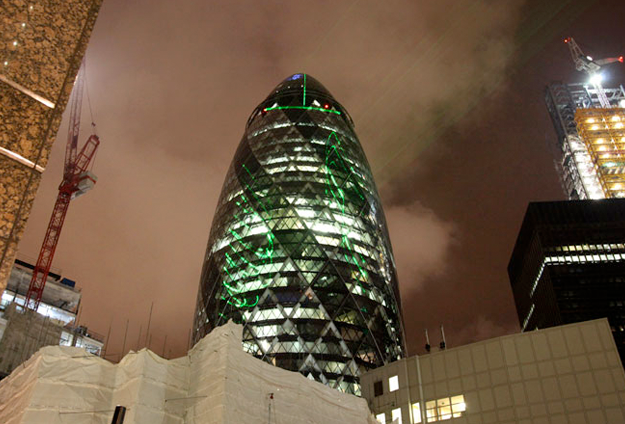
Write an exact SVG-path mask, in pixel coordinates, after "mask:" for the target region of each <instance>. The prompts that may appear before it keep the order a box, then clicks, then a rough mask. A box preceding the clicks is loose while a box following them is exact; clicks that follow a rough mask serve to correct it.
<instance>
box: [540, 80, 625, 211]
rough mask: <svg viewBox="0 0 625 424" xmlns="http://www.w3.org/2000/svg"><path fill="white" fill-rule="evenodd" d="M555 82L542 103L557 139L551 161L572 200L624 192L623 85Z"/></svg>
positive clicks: (624, 120) (624, 106)
mask: <svg viewBox="0 0 625 424" xmlns="http://www.w3.org/2000/svg"><path fill="white" fill-rule="evenodd" d="M603 92H604V94H605V95H606V98H607V99H608V102H609V104H610V106H611V107H610V108H606V107H602V105H601V103H600V101H599V96H598V90H597V89H596V88H594V87H591V86H590V85H587V84H581V83H577V84H564V83H561V82H560V83H553V84H550V85H549V86H548V87H547V90H546V95H545V102H546V104H547V109H548V110H549V113H550V114H551V119H552V121H553V125H554V128H555V130H556V134H557V139H556V142H555V143H554V144H553V147H554V148H553V150H554V152H553V153H554V156H555V165H556V169H557V171H558V174H559V176H560V181H561V183H562V187H563V189H564V191H565V193H566V195H567V196H568V198H569V199H570V200H577V199H603V198H611V197H625V156H624V154H625V128H623V127H624V125H625V89H624V88H623V86H622V85H621V86H619V87H617V88H603Z"/></svg>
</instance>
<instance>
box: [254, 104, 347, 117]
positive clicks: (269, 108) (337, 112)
mask: <svg viewBox="0 0 625 424" xmlns="http://www.w3.org/2000/svg"><path fill="white" fill-rule="evenodd" d="M276 109H278V110H284V109H304V110H318V111H319V112H328V113H334V114H336V115H340V114H341V112H339V111H338V110H332V109H324V108H322V107H313V106H274V107H268V108H266V109H265V110H266V111H267V112H269V111H270V110H276Z"/></svg>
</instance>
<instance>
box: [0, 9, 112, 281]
mask: <svg viewBox="0 0 625 424" xmlns="http://www.w3.org/2000/svg"><path fill="white" fill-rule="evenodd" d="M101 3H102V0H65V1H61V2H59V1H52V0H41V1H37V2H34V1H28V0H7V1H3V2H2V3H1V5H0V11H1V12H0V15H1V16H2V20H0V99H1V100H0V103H1V105H2V106H1V107H0V180H1V181H2V186H0V205H1V207H0V292H2V290H4V288H5V287H6V282H7V279H8V277H9V274H10V272H11V269H12V267H13V263H14V260H15V256H16V252H17V244H18V242H19V240H20V238H21V236H22V233H23V232H24V228H25V226H26V222H27V220H28V216H29V214H30V209H31V206H32V204H33V201H34V198H35V194H36V193H37V189H38V187H39V182H40V181H41V173H42V172H43V171H44V170H45V167H46V164H47V162H48V156H49V154H50V150H51V147H52V143H53V141H54V139H55V137H56V133H57V131H58V129H59V125H60V122H61V116H62V114H63V111H64V109H65V105H66V104H67V101H68V99H69V95H70V92H71V90H72V86H73V82H74V78H75V76H76V74H77V72H78V68H79V66H80V63H81V61H82V58H83V56H84V53H85V50H86V48H87V43H88V41H89V37H90V36H91V31H92V29H93V26H94V24H95V20H96V17H97V14H98V11H99V9H100V5H101Z"/></svg>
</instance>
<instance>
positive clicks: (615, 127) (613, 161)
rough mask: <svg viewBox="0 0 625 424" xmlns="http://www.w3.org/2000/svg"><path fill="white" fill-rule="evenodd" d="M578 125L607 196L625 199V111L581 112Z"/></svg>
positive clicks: (578, 114)
mask: <svg viewBox="0 0 625 424" xmlns="http://www.w3.org/2000/svg"><path fill="white" fill-rule="evenodd" d="M575 123H576V125H577V132H578V134H579V136H580V138H581V140H582V141H583V143H584V146H585V148H586V150H587V151H588V155H589V156H590V158H591V160H592V167H593V168H592V169H593V172H594V174H595V175H596V176H597V179H598V180H599V183H600V185H601V191H602V193H603V197H605V198H613V197H619V198H624V197H625V108H588V109H577V111H576V112H575Z"/></svg>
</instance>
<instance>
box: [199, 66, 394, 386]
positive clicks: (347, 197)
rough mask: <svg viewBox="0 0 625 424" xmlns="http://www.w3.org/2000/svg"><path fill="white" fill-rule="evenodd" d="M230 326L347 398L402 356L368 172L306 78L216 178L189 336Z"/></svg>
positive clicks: (334, 109) (322, 94)
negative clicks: (374, 371) (365, 376)
mask: <svg viewBox="0 0 625 424" xmlns="http://www.w3.org/2000/svg"><path fill="white" fill-rule="evenodd" d="M228 320H234V321H235V322H237V323H241V324H243V326H244V329H243V347H244V349H245V350H246V351H248V352H249V353H251V354H252V355H254V356H256V357H258V358H261V359H263V360H265V361H267V362H269V363H272V364H274V365H276V366H278V367H281V368H285V369H288V370H293V371H299V372H301V373H302V374H304V375H305V376H307V377H308V378H310V379H314V380H317V381H320V382H323V383H324V384H327V385H329V386H331V387H335V388H337V389H339V390H342V391H346V392H349V393H355V394H358V393H359V390H360V389H359V385H358V376H359V375H360V373H361V372H363V371H365V370H368V369H370V368H374V367H376V366H379V365H383V364H386V363H388V362H390V361H393V360H396V359H398V358H400V357H402V356H403V355H404V348H403V343H404V342H403V334H402V325H401V311H400V300H399V292H398V289H397V278H396V272H395V263H394V260H393V254H392V251H391V244H390V241H389V236H388V231H387V227H386V222H385V219H384V213H383V211H382V205H381V204H380V199H379V196H378V193H377V191H376V187H375V183H374V182H373V177H372V175H371V170H370V169H369V165H368V163H367V159H366V158H365V155H364V153H363V150H362V147H361V146H360V143H359V141H358V138H357V137H356V134H355V133H354V125H353V122H352V120H351V118H350V117H349V115H348V114H347V111H346V110H345V109H344V108H343V107H342V106H341V105H340V104H339V103H338V102H337V101H336V100H335V99H334V98H333V97H332V95H331V94H330V93H329V92H328V90H327V89H326V88H325V87H323V85H321V84H320V83H319V82H318V81H316V80H315V79H313V78H312V77H310V76H309V75H306V74H295V75H293V76H291V77H289V78H287V79H286V80H284V81H283V82H282V83H281V84H279V85H278V86H277V87H276V88H275V89H274V90H273V91H272V92H271V93H270V95H269V96H268V97H267V99H265V100H264V101H263V102H262V103H261V104H260V105H259V106H258V107H257V108H256V109H255V110H254V112H253V113H252V115H251V116H250V118H249V120H248V122H247V125H246V128H245V133H244V135H243V139H242V140H241V143H240V144H239V147H238V149H237V152H236V154H235V157H234V159H233V161H232V164H231V166H230V169H229V171H228V174H227V176H226V180H225V182H224V186H223V189H222V192H221V197H220V199H219V203H218V205H217V210H216V213H215V218H214V221H213V225H212V229H211V233H210V237H209V241H208V247H207V251H206V255H205V262H204V267H203V270H202V276H201V281H200V288H199V293H198V303H197V311H196V315H195V325H194V330H195V332H194V340H195V341H197V340H198V339H200V338H201V337H202V336H204V335H205V334H207V333H208V332H210V331H211V329H213V328H215V327H216V326H219V325H222V324H224V323H226V322H227V321H228Z"/></svg>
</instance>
